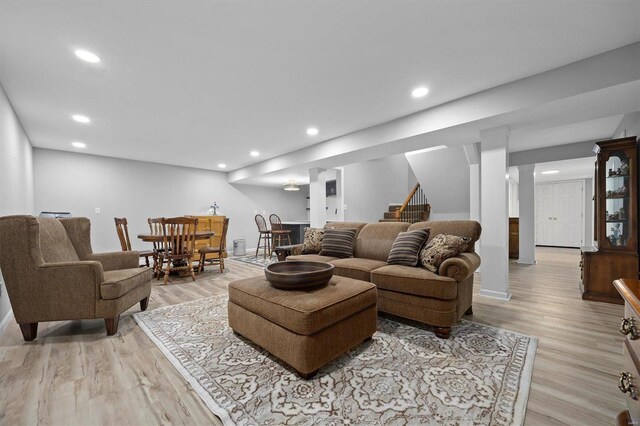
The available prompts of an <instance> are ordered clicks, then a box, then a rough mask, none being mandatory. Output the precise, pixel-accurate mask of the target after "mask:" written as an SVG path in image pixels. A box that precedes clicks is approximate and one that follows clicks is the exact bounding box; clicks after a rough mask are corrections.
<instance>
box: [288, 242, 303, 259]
mask: <svg viewBox="0 0 640 426" xmlns="http://www.w3.org/2000/svg"><path fill="white" fill-rule="evenodd" d="M303 247H304V244H296V245H293V246H291V256H298V255H300V254H302V248H303Z"/></svg>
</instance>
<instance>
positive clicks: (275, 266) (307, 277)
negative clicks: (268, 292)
mask: <svg viewBox="0 0 640 426" xmlns="http://www.w3.org/2000/svg"><path fill="white" fill-rule="evenodd" d="M264 275H265V277H266V278H267V280H268V281H269V282H270V283H271V285H272V286H273V287H275V288H277V289H280V290H305V289H309V288H316V287H321V286H324V285H326V284H327V283H328V282H329V280H331V277H333V265H330V264H328V263H323V262H309V261H290V262H278V263H272V264H271V265H269V266H267V267H266V268H265V270H264Z"/></svg>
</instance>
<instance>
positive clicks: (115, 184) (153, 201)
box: [34, 148, 307, 251]
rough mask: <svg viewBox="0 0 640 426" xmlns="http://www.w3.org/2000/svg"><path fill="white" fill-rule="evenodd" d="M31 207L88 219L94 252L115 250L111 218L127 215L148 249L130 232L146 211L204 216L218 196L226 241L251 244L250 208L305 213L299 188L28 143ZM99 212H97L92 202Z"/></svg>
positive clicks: (286, 216) (299, 216) (143, 221)
mask: <svg viewBox="0 0 640 426" xmlns="http://www.w3.org/2000/svg"><path fill="white" fill-rule="evenodd" d="M34 170H35V174H34V180H35V200H36V203H35V210H36V211H37V212H40V211H59V210H62V211H70V212H71V213H72V214H73V215H74V216H85V217H88V218H89V219H91V224H92V226H91V228H92V235H91V238H92V245H93V249H94V250H95V251H111V250H119V247H120V246H119V243H118V238H117V235H116V231H115V225H114V222H113V218H114V217H126V218H127V220H128V222H129V234H130V236H131V239H132V241H131V242H132V245H133V247H134V248H137V249H144V248H147V249H148V248H149V247H148V243H144V242H141V241H139V240H138V239H137V238H135V236H136V235H137V234H139V233H143V232H148V226H147V218H148V217H160V216H165V217H170V216H181V215H187V214H190V215H203V214H206V213H207V210H208V209H209V206H210V205H211V204H213V202H214V201H215V202H217V203H218V205H219V206H220V210H219V214H224V215H226V216H228V217H229V218H230V222H229V231H228V236H227V245H228V247H231V246H232V241H233V240H234V239H239V238H243V239H246V240H247V247H255V244H256V242H257V239H258V234H257V228H256V225H255V221H254V215H255V211H256V210H257V211H258V212H259V213H263V211H264V212H265V213H266V216H265V217H266V218H267V220H268V215H269V214H271V213H277V214H278V215H280V217H281V219H282V220H283V221H286V220H304V219H305V218H306V214H307V213H306V210H305V207H306V200H305V196H304V192H303V191H296V192H287V191H283V190H282V189H280V188H268V187H257V186H251V185H230V184H229V183H228V182H227V180H226V174H224V173H220V172H215V171H209V170H202V169H193V168H187V167H179V166H169V165H163V164H156V163H147V162H141V161H131V160H122V159H117V158H109V157H100V156H94V155H86V154H77V153H71V152H63V151H53V150H48V149H39V148H36V149H35V150H34ZM96 207H97V208H100V209H101V213H100V214H96V213H95V208H96Z"/></svg>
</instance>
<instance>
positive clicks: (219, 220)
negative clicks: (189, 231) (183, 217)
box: [192, 216, 227, 262]
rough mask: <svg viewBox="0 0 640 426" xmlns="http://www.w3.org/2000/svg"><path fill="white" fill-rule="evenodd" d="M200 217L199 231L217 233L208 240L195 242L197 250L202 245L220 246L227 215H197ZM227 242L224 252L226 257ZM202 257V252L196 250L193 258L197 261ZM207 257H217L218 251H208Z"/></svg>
mask: <svg viewBox="0 0 640 426" xmlns="http://www.w3.org/2000/svg"><path fill="white" fill-rule="evenodd" d="M196 217H197V218H198V228H197V230H198V231H213V232H215V233H216V234H215V235H214V236H213V237H211V238H209V239H206V240H197V241H196V243H195V248H196V250H197V249H199V248H200V247H204V246H209V247H220V242H221V240H222V227H223V226H224V218H225V216H196ZM226 247H227V245H226V242H225V250H224V252H223V254H224V257H227V250H226ZM199 258H200V254H199V253H198V252H197V251H196V252H195V254H194V255H193V258H192V260H193V261H194V262H195V261H197V260H198V259H199ZM206 258H207V259H217V258H218V253H207V256H206Z"/></svg>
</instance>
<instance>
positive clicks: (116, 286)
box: [100, 268, 153, 299]
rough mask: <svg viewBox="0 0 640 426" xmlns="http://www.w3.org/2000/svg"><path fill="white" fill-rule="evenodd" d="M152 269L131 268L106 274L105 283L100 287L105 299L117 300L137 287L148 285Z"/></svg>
mask: <svg viewBox="0 0 640 426" xmlns="http://www.w3.org/2000/svg"><path fill="white" fill-rule="evenodd" d="M152 275H153V272H152V270H151V268H131V269H119V270H116V271H108V272H105V273H104V281H103V282H102V284H101V285H100V295H101V296H102V298H103V299H117V298H119V297H122V296H124V295H125V294H127V293H128V292H130V291H131V290H133V289H135V288H136V287H140V286H142V285H144V284H146V283H148V282H149V281H150V280H151V278H152Z"/></svg>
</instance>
